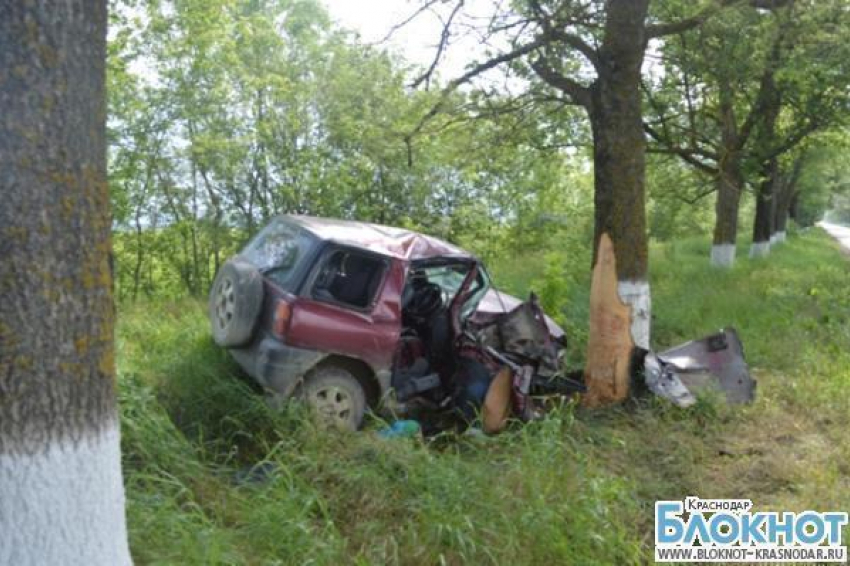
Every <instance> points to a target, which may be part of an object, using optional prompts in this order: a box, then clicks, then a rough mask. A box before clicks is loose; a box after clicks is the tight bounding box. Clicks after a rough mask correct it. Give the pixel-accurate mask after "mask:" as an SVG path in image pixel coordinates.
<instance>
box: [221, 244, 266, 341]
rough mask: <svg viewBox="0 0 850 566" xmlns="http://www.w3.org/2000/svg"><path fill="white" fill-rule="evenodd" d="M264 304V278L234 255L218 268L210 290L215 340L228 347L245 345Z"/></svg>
mask: <svg viewBox="0 0 850 566" xmlns="http://www.w3.org/2000/svg"><path fill="white" fill-rule="evenodd" d="M262 304H263V277H262V275H260V272H259V271H258V270H257V268H256V267H254V266H253V265H252V264H250V263H248V262H247V261H245V260H242V259H239V258H234V259H231V260H230V261H228V262H226V263H225V264H224V265H222V266H221V269H219V270H218V274H217V275H216V277H215V281H213V285H212V289H210V300H209V317H210V325H211V326H212V335H213V339H214V340H215V343H216V344H218V345H219V346H224V347H227V348H235V347H237V346H243V345H245V344H246V343H247V342H248V341H249V340H251V336H252V335H253V334H254V327H255V326H256V323H257V318H258V316H259V314H260V307H261V306H262Z"/></svg>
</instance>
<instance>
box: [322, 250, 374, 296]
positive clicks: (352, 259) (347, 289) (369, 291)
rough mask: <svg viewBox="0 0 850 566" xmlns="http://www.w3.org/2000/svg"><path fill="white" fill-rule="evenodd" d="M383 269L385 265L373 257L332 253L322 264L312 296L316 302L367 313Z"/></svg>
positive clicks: (349, 252)
mask: <svg viewBox="0 0 850 566" xmlns="http://www.w3.org/2000/svg"><path fill="white" fill-rule="evenodd" d="M386 267H387V266H386V262H384V261H383V260H381V259H379V258H376V257H372V256H369V255H365V254H359V253H357V252H352V251H349V250H334V251H332V252H331V253H330V254H329V255H328V256H326V258H325V260H324V261H323V262H322V267H321V268H320V270H319V273H318V275H317V276H316V278H315V280H314V282H313V288H312V296H313V298H314V299H317V300H319V301H324V302H328V303H337V304H341V305H345V306H348V307H352V308H355V309H360V310H362V309H366V308H368V307H369V306H370V305H371V304H372V302H373V301H374V300H375V294H376V293H377V292H378V287H380V284H381V281H382V280H383V278H384V272H385V271H386Z"/></svg>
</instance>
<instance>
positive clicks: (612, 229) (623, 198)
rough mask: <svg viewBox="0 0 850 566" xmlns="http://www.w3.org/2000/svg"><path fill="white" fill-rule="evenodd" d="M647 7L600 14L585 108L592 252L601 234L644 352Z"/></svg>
mask: <svg viewBox="0 0 850 566" xmlns="http://www.w3.org/2000/svg"><path fill="white" fill-rule="evenodd" d="M648 4H649V3H648V1H647V0H619V1H614V2H610V3H609V5H608V8H607V13H608V19H607V21H606V24H605V41H604V44H603V47H602V48H601V49H600V51H599V66H598V68H597V72H598V78H597V80H596V82H595V83H594V84H593V86H592V87H591V104H590V107H589V108H588V113H589V116H590V123H591V129H592V131H593V164H594V189H595V190H594V200H595V220H596V223H595V239H594V263H595V261H596V257H595V255H596V251H597V250H598V246H599V241H600V238H601V236H602V234H603V233H607V234H608V235H609V236H610V237H611V241H612V242H613V244H614V252H615V254H616V256H617V276H618V279H619V292H620V297H621V298H622V300H623V301H624V302H625V303H627V304H629V305H630V306H631V307H632V338H633V339H634V343H635V345H637V346H640V347H641V348H646V349H649V333H650V316H651V299H650V290H649V280H648V273H647V271H648V257H649V245H648V242H647V236H646V188H645V169H646V155H645V153H646V152H645V146H646V140H645V138H644V131H643V114H642V109H641V103H642V101H641V92H640V69H641V65H642V64H643V54H644V47H645V43H646V29H645V25H644V21H645V19H646V13H647V9H648Z"/></svg>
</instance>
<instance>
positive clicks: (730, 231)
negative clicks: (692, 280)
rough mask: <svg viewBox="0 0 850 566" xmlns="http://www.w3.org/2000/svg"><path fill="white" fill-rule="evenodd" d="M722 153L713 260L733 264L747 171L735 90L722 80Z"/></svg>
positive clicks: (713, 262) (717, 180)
mask: <svg viewBox="0 0 850 566" xmlns="http://www.w3.org/2000/svg"><path fill="white" fill-rule="evenodd" d="M720 129H721V156H720V159H719V161H718V163H717V179H716V181H715V183H716V186H717V203H716V205H715V208H714V210H715V220H714V241H713V245H712V247H711V264H712V265H714V266H717V267H732V265H734V263H735V252H736V241H737V238H738V207H739V205H740V202H741V189H742V188H743V186H744V175H743V173H742V172H741V139H740V137H739V135H738V124H737V121H736V119H735V110H734V104H733V93H732V89H731V87H730V86H729V84H728V82H725V81H721V83H720Z"/></svg>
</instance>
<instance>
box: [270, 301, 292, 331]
mask: <svg viewBox="0 0 850 566" xmlns="http://www.w3.org/2000/svg"><path fill="white" fill-rule="evenodd" d="M291 317H292V307H291V306H290V304H289V303H287V302H286V301H278V302H277V305H276V306H275V309H274V322H273V323H272V332H274V334H275V336H277V337H278V338H283V336H284V335H285V334H286V329H287V327H288V326H289V319H290V318H291Z"/></svg>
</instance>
